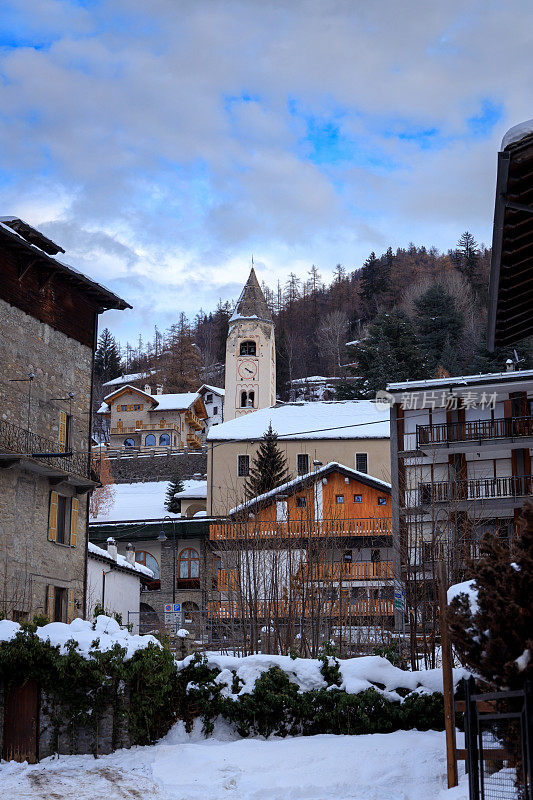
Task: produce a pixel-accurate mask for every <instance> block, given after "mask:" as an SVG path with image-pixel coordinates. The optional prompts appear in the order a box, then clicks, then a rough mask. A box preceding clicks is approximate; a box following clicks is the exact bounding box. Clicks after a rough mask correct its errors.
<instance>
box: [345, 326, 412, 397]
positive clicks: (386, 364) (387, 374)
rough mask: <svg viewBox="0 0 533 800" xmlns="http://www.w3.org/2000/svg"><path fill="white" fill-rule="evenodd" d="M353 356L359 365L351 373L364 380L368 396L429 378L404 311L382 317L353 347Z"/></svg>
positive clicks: (351, 350) (351, 349)
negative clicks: (390, 386)
mask: <svg viewBox="0 0 533 800" xmlns="http://www.w3.org/2000/svg"><path fill="white" fill-rule="evenodd" d="M350 355H351V356H352V357H353V360H354V361H355V362H356V363H357V366H355V367H353V368H351V371H352V372H353V373H354V374H355V375H358V376H360V377H361V379H362V386H363V387H364V390H365V391H366V392H367V393H374V392H376V391H378V389H384V388H385V386H386V384H387V383H389V382H391V381H406V380H416V379H417V378H423V377H426V371H425V369H424V363H423V361H422V359H421V357H420V345H419V343H418V340H417V337H416V332H415V329H414V326H413V324H412V322H411V320H410V319H409V317H408V316H407V315H406V314H404V313H403V312H401V311H391V312H390V313H385V312H382V313H381V314H379V315H378V316H377V317H376V319H375V320H374V322H372V324H371V325H370V326H369V328H368V333H367V336H366V338H365V339H363V340H362V341H360V342H358V344H356V345H352V346H351V347H350Z"/></svg>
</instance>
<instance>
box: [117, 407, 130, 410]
mask: <svg viewBox="0 0 533 800" xmlns="http://www.w3.org/2000/svg"><path fill="white" fill-rule="evenodd" d="M118 410H119V411H127V410H128V406H118Z"/></svg>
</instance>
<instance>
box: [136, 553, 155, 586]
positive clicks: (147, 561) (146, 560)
mask: <svg viewBox="0 0 533 800" xmlns="http://www.w3.org/2000/svg"><path fill="white" fill-rule="evenodd" d="M135 561H136V562H137V564H142V565H143V566H145V567H148V569H151V570H152V572H153V573H154V580H159V564H158V563H157V560H156V559H155V558H154V556H153V555H152V554H151V553H148V552H147V551H146V550H137V552H136V553H135Z"/></svg>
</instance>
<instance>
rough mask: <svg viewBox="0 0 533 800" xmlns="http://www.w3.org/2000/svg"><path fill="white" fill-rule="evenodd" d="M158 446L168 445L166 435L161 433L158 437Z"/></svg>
mask: <svg viewBox="0 0 533 800" xmlns="http://www.w3.org/2000/svg"><path fill="white" fill-rule="evenodd" d="M159 444H160V445H169V444H170V436H169V435H168V433H162V434H161V436H160V437H159Z"/></svg>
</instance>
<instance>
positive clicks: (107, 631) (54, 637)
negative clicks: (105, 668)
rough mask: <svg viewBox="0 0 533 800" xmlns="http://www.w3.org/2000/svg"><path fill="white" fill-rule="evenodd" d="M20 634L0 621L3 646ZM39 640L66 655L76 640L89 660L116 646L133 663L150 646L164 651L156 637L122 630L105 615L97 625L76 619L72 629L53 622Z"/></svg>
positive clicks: (7, 622)
mask: <svg viewBox="0 0 533 800" xmlns="http://www.w3.org/2000/svg"><path fill="white" fill-rule="evenodd" d="M20 630H21V626H20V625H19V624H18V622H11V621H10V620H6V619H4V620H1V621H0V642H9V641H11V639H14V638H15V636H16V635H17V633H18V632H19V631H20ZM36 636H38V638H39V639H41V641H43V642H46V641H48V642H50V644H51V645H53V646H59V650H60V652H61V653H66V652H67V648H66V644H67V642H69V641H72V640H74V641H75V642H76V649H77V651H78V652H79V653H80V654H81V655H82V656H84V658H89V657H90V654H91V651H93V652H94V651H95V650H100V651H102V652H105V651H107V650H111V649H112V648H113V647H114V646H115V645H116V644H118V645H120V646H121V647H123V648H124V649H125V650H126V655H125V657H124V658H125V660H126V661H127V660H128V659H130V658H131V657H132V656H133V654H134V653H136V652H137V650H144V649H145V648H146V647H148V645H149V644H150V643H152V644H155V645H156V646H157V647H161V644H160V643H159V642H158V641H157V639H156V638H155V636H149V635H148V636H139V635H135V634H132V633H130V632H129V631H128V630H126V629H124V628H121V627H120V625H119V624H118V622H117V621H116V620H114V619H112V618H111V617H106V616H104V615H103V614H101V615H100V616H98V617H97V618H96V621H95V622H94V623H93V622H89V621H88V620H85V619H75V620H73V621H72V622H71V623H70V625H67V624H66V623H65V622H50V623H49V624H48V625H43V626H42V627H40V628H37V633H36Z"/></svg>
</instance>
